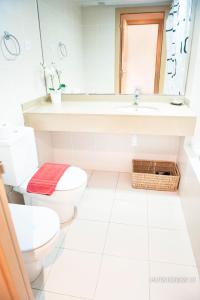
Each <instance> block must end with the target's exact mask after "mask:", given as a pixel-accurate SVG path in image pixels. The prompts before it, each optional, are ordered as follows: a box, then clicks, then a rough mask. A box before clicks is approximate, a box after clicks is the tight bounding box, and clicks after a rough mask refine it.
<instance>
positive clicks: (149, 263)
mask: <svg viewBox="0 0 200 300" xmlns="http://www.w3.org/2000/svg"><path fill="white" fill-rule="evenodd" d="M146 201H147V230H148V257H149V261H148V271H149V280H148V285H149V300H151V282H150V280H151V260H150V259H151V254H150V251H151V250H150V227H149V224H150V219H149V197H148V194H147V195H146Z"/></svg>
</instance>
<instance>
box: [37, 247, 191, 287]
mask: <svg viewBox="0 0 200 300" xmlns="http://www.w3.org/2000/svg"><path fill="white" fill-rule="evenodd" d="M61 250H66V251H70V252H78V253H88V254H94V255H99V256H102V255H103V256H109V257H115V258H119V259H127V260H130V261H139V262H150V263H161V264H169V265H176V266H184V267H191V268H197V266H196V265H193V264H184V263H175V262H170V261H164V260H155V259H142V258H138V257H130V256H121V255H116V254H109V253H103V252H94V251H86V250H78V249H73V248H61ZM34 289H39V288H34Z"/></svg>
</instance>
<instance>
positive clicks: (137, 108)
mask: <svg viewBox="0 0 200 300" xmlns="http://www.w3.org/2000/svg"><path fill="white" fill-rule="evenodd" d="M117 110H118V111H119V112H120V111H121V112H124V113H129V112H132V113H134V112H141V113H143V112H144V113H145V112H147V113H148V112H151V111H157V110H158V107H155V106H150V105H133V104H129V105H126V106H121V107H119V106H118V107H117Z"/></svg>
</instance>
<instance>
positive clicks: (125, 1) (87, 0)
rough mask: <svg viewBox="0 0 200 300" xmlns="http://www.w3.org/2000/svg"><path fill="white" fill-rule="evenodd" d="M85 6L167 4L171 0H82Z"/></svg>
mask: <svg viewBox="0 0 200 300" xmlns="http://www.w3.org/2000/svg"><path fill="white" fill-rule="evenodd" d="M80 2H81V5H83V6H93V5H104V4H105V5H115V6H132V5H145V4H156V5H158V4H167V3H170V2H171V1H170V0H80Z"/></svg>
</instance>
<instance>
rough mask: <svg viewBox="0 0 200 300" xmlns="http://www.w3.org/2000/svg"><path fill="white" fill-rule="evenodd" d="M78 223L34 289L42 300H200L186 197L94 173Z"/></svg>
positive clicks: (124, 176)
mask: <svg viewBox="0 0 200 300" xmlns="http://www.w3.org/2000/svg"><path fill="white" fill-rule="evenodd" d="M89 174H90V177H89V184H88V188H87V189H86V191H85V193H84V195H83V197H82V199H81V201H80V204H79V207H78V214H77V217H76V219H75V220H74V221H73V222H72V223H71V224H70V225H67V226H63V228H62V231H61V236H60V240H59V243H58V245H57V248H56V249H54V251H53V253H51V255H49V257H47V258H46V259H45V261H44V266H45V268H44V272H43V273H42V274H41V275H40V276H39V278H38V279H37V280H36V281H35V282H34V283H33V285H32V287H33V292H34V296H35V299H37V300H84V299H85V300H87V299H91V300H134V299H137V300H169V299H170V300H171V299H173V300H199V299H200V284H199V279H198V274H197V269H196V266H195V261H194V257H193V254H192V249H191V245H190V240H189V237H188V233H187V229H186V225H185V221H184V217H183V213H182V210H181V203H180V199H179V197H178V196H177V195H174V194H170V193H161V192H152V191H138V190H133V189H132V188H131V179H130V175H129V174H126V173H120V174H118V173H115V172H97V171H93V172H90V173H89Z"/></svg>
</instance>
